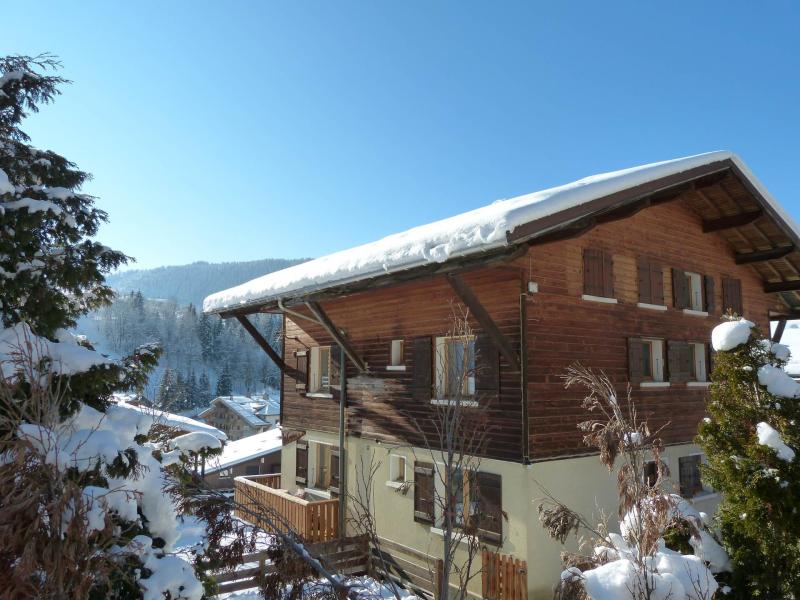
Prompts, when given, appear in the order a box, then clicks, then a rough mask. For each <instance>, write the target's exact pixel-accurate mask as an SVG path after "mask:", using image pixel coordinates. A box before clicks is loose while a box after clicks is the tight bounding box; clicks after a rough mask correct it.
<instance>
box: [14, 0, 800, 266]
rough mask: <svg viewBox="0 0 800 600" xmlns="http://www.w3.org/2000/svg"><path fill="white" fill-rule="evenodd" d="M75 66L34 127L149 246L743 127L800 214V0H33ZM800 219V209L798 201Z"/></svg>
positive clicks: (410, 203)
mask: <svg viewBox="0 0 800 600" xmlns="http://www.w3.org/2000/svg"><path fill="white" fill-rule="evenodd" d="M3 20H4V25H3V36H2V39H0V53H2V54H9V53H26V54H34V53H39V52H43V51H50V52H53V53H56V54H58V55H59V56H60V57H61V59H62V60H63V62H64V66H65V69H64V75H65V76H66V77H68V78H70V79H72V80H73V81H74V83H73V84H72V85H70V86H68V87H67V88H65V89H64V94H63V96H62V97H61V98H60V99H59V100H58V101H57V102H56V103H55V104H54V105H52V106H49V107H46V108H44V109H43V110H42V112H41V113H40V114H38V115H35V116H34V117H32V118H31V119H30V120H29V122H28V124H27V128H28V130H29V132H30V133H31V134H32V136H33V138H34V143H36V144H37V145H38V146H40V147H47V148H51V149H53V150H56V151H58V152H60V153H62V154H64V155H66V156H67V157H69V158H71V159H72V160H75V161H76V162H78V164H79V165H80V166H81V167H82V168H83V169H85V170H88V171H90V172H92V173H93V174H94V176H95V179H94V181H92V182H91V183H90V184H89V185H88V186H87V188H86V191H88V192H89V193H92V194H95V195H98V196H99V197H100V200H99V205H100V207H102V208H103V209H105V210H106V211H108V213H109V214H110V218H111V222H110V223H109V224H108V225H106V226H105V227H104V228H103V229H102V230H101V235H100V239H101V240H102V241H103V242H105V243H107V244H109V245H111V246H113V247H115V248H118V249H120V250H122V251H124V252H126V253H128V254H130V255H132V256H134V257H136V258H137V259H138V261H139V262H138V264H137V266H139V267H153V266H159V265H164V264H183V263H188V262H193V261H196V260H209V261H227V260H250V259H257V258H264V257H299V256H318V255H321V254H325V253H328V252H331V251H335V250H338V249H342V248H345V247H349V246H351V245H355V244H358V243H362V242H367V241H370V240H373V239H376V238H378V237H381V236H383V235H386V234H389V233H393V232H396V231H399V230H402V229H405V228H408V227H411V226H414V225H417V224H421V223H425V222H428V221H431V220H435V219H438V218H442V217H446V216H449V215H451V214H455V213H458V212H462V211H464V210H469V209H471V208H474V207H477V206H481V205H483V204H487V203H489V202H491V201H493V200H495V199H497V198H504V197H510V196H514V195H518V194H522V193H525V192H530V191H534V190H537V189H541V188H544V187H549V186H552V185H557V184H560V183H565V182H568V181H571V180H574V179H577V178H580V177H583V176H585V175H590V174H593V173H597V172H603V171H608V170H615V169H619V168H624V167H628V166H633V165H636V164H642V163H646V162H652V161H657V160H664V159H668V158H674V157H678V156H685V155H689V154H696V153H699V152H704V151H709V150H717V149H730V150H734V151H736V152H738V153H740V154H741V155H742V157H743V158H744V159H745V161H746V162H747V163H748V164H749V165H750V167H751V168H752V169H753V170H754V171H755V172H756V174H757V175H758V176H759V177H760V178H761V179H762V180H763V181H764V182H765V183H766V185H767V187H768V188H769V189H770V190H771V191H772V193H773V194H774V195H775V196H776V197H777V198H778V199H779V200H780V201H781V202H783V203H784V205H785V206H787V207H788V210H789V212H790V213H791V214H792V215H793V216H795V218H796V219H798V218H799V217H800V200H798V198H797V195H798V192H797V183H796V176H795V174H796V172H797V165H798V161H799V160H800V147H799V146H798V133H800V132H798V128H799V127H800V116H798V109H799V108H800V78H798V77H797V74H798V73H800V38H799V37H798V35H797V31H798V25H800V23H798V21H799V20H800V4H797V3H792V2H788V1H787V2H771V3H750V2H730V1H729V2H702V3H701V2H670V3H655V2H641V1H636V2H594V1H592V2H572V3H567V2H547V3H537V2H522V3H494V2H491V3H490V2H458V3H456V2H452V3H445V2H424V3H423V2H405V3H390V2H363V3H350V2H318V3H316V2H315V3H311V2H280V3H278V2H255V1H252V2H245V1H236V2H225V3H221V2H215V3H211V2H200V1H193V2H188V1H187V2H182V1H172V2H150V3H148V2H137V3H124V4H123V3H118V2H79V3H68V2H65V1H64V2H47V1H45V2H36V3H22V2H15V3H11V4H9V5H8V6H5V7H4V8H3ZM799 220H800V219H799Z"/></svg>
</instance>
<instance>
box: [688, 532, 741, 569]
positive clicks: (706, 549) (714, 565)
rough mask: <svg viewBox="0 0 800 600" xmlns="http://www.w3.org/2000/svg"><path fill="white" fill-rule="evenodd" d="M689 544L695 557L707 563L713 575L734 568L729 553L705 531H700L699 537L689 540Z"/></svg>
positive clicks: (694, 536) (695, 536)
mask: <svg viewBox="0 0 800 600" xmlns="http://www.w3.org/2000/svg"><path fill="white" fill-rule="evenodd" d="M689 543H690V544H691V545H692V548H693V549H694V554H695V556H697V557H698V558H700V559H701V560H703V561H705V562H707V563H708V568H709V569H710V570H711V572H712V573H722V572H726V571H730V570H731V569H732V568H733V565H732V564H731V558H730V556H728V553H727V552H725V549H724V548H723V547H722V546H721V545H720V544H719V542H718V541H717V540H715V539H714V538H713V536H712V535H711V534H710V533H708V532H707V531H706V530H705V529H700V530H698V532H697V535H693V536H692V537H691V538H689Z"/></svg>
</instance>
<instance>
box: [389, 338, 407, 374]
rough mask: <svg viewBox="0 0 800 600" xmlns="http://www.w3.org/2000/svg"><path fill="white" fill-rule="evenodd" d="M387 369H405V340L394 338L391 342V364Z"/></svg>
mask: <svg viewBox="0 0 800 600" xmlns="http://www.w3.org/2000/svg"><path fill="white" fill-rule="evenodd" d="M386 370H387V371H405V370H406V365H405V343H404V342H403V340H401V339H400V340H392V341H391V342H390V343H389V364H388V365H386Z"/></svg>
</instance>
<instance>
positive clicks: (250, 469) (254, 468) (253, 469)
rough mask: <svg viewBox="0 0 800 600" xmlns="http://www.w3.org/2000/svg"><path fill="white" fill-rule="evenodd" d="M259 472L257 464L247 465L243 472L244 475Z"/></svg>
mask: <svg viewBox="0 0 800 600" xmlns="http://www.w3.org/2000/svg"><path fill="white" fill-rule="evenodd" d="M259 472H260V469H259V466H258V465H247V467H246V470H245V474H246V475H258V474H259Z"/></svg>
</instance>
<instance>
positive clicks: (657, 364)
mask: <svg viewBox="0 0 800 600" xmlns="http://www.w3.org/2000/svg"><path fill="white" fill-rule="evenodd" d="M628 369H629V375H630V380H631V382H632V383H642V382H663V381H664V340H658V339H652V338H631V339H629V340H628Z"/></svg>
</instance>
